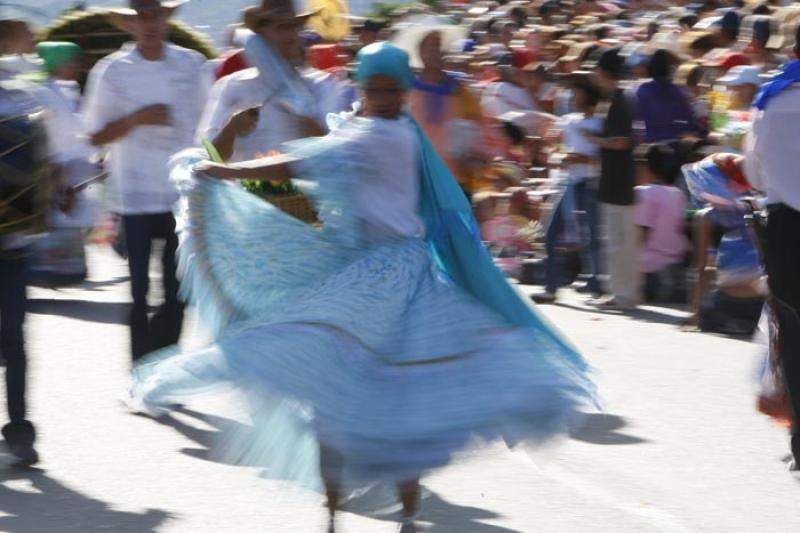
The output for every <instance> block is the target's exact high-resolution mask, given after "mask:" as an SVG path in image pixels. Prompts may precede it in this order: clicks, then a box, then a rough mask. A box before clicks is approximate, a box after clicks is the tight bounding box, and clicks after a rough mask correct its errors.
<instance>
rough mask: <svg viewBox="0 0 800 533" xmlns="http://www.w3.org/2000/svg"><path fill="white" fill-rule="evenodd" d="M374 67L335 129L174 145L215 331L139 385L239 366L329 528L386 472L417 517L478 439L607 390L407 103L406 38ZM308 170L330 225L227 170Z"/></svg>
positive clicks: (181, 381) (241, 381) (167, 396)
mask: <svg viewBox="0 0 800 533" xmlns="http://www.w3.org/2000/svg"><path fill="white" fill-rule="evenodd" d="M358 80H359V84H360V86H361V89H362V93H363V99H362V107H361V110H360V112H359V113H358V114H357V115H353V116H344V117H338V118H336V119H335V120H334V119H331V126H332V133H330V134H329V135H328V136H326V137H323V138H318V139H309V140H304V141H299V142H295V143H290V144H289V145H287V146H286V147H285V149H284V153H283V154H281V155H277V156H273V157H269V158H264V159H258V160H254V161H249V162H243V163H238V164H233V165H222V164H217V163H211V162H201V159H202V155H200V154H196V153H195V154H192V153H189V154H182V155H181V156H179V157H177V158H176V161H175V168H174V171H173V175H174V176H175V177H176V179H178V181H179V183H180V188H181V190H182V197H183V202H182V216H181V218H182V220H183V230H182V243H181V248H180V252H179V255H180V262H181V268H182V271H183V291H184V295H185V296H186V297H187V298H188V299H189V300H190V301H191V302H192V303H194V304H195V306H196V307H197V309H198V311H199V313H200V315H201V319H202V320H203V321H204V322H205V324H206V325H207V326H208V327H210V328H211V330H212V331H213V333H214V336H215V343H214V344H213V345H212V346H211V347H209V348H207V349H205V350H202V351H200V352H197V353H187V354H182V355H172V356H170V357H167V358H164V357H155V359H154V360H153V361H152V362H150V363H149V364H145V365H142V366H140V367H139V369H138V373H137V383H136V385H135V387H134V390H133V393H134V401H135V402H137V403H138V405H139V407H140V408H142V409H144V410H148V411H151V412H157V411H158V409H160V408H161V407H160V406H164V405H168V404H169V403H170V402H174V401H176V400H178V399H179V398H180V395H182V394H186V393H190V392H193V391H196V390H200V389H203V388H204V387H207V386H208V385H213V384H215V383H222V382H226V383H232V384H234V385H235V386H236V387H237V388H238V389H240V390H242V391H244V393H245V394H246V395H247V397H248V400H249V402H248V403H249V405H250V406H251V407H252V413H251V416H252V418H253V421H254V427H255V428H256V433H257V435H256V437H252V438H251V442H249V443H248V444H247V447H248V450H247V451H245V450H238V453H239V454H240V455H241V454H246V453H251V452H252V450H253V449H258V450H259V451H258V454H259V456H260V458H261V459H262V460H263V461H264V462H265V463H266V464H265V466H266V467H267V468H268V471H269V473H270V474H271V475H275V476H282V477H292V478H295V479H298V478H301V477H303V476H304V475H307V474H308V473H309V472H316V473H317V475H320V474H321V477H322V480H323V482H324V485H325V490H326V494H327V498H328V507H329V509H330V515H331V530H333V518H334V514H335V513H336V510H337V505H338V502H339V497H340V493H341V492H342V490H343V489H344V488H345V487H347V488H350V487H352V486H353V484H354V483H356V484H357V483H369V482H373V481H376V480H379V481H388V482H391V483H395V484H397V486H398V487H399V490H400V497H401V498H400V499H401V501H402V503H403V517H404V521H405V522H407V523H406V524H405V525H404V529H403V531H413V525H412V521H413V518H414V515H415V514H416V512H417V507H418V503H417V502H418V492H419V488H418V487H419V485H418V479H419V478H420V476H421V475H422V474H424V473H425V472H427V471H429V470H431V469H434V468H437V467H441V466H444V465H446V464H447V463H448V462H449V461H450V460H451V458H452V456H453V454H454V453H455V452H457V451H459V450H463V449H465V448H467V447H469V446H470V445H474V444H476V443H482V442H483V443H485V442H489V441H492V440H497V439H505V441H506V442H507V443H509V444H511V445H513V444H516V443H520V442H526V443H527V442H539V441H543V440H547V439H548V438H551V437H554V436H557V435H560V434H563V433H564V432H565V431H566V430H567V429H568V427H569V425H570V424H571V423H573V422H574V421H575V419H576V418H577V416H578V413H579V410H580V409H581V408H582V407H584V406H586V405H587V404H594V403H595V395H594V388H593V385H592V383H591V381H590V380H589V378H588V368H587V365H586V363H585V362H584V360H583V359H582V358H581V356H580V355H579V354H578V353H577V352H576V351H575V350H574V349H573V348H572V347H570V346H569V345H568V344H567V343H566V342H565V341H564V340H562V339H561V337H560V336H559V335H558V334H557V333H556V332H555V331H554V330H553V329H552V327H551V326H549V325H548V324H547V323H545V322H544V320H543V319H542V318H541V317H539V316H538V315H537V314H536V312H535V311H534V310H533V309H532V308H530V307H529V305H528V304H527V303H526V302H524V301H523V300H522V299H521V298H520V297H519V296H518V295H517V293H516V291H515V290H514V289H513V288H512V287H511V286H510V285H509V284H508V282H507V281H506V280H505V278H504V277H503V275H502V274H501V273H500V272H499V271H498V270H497V269H496V268H495V267H494V265H493V263H492V259H491V258H490V257H489V255H488V254H487V253H486V252H485V251H484V249H483V248H482V245H481V242H480V238H479V236H478V233H477V227H476V224H475V221H474V219H473V217H472V214H471V212H470V206H469V204H468V203H467V201H466V199H465V197H464V195H463V193H462V192H461V189H460V188H459V186H458V184H457V183H456V181H455V179H454V178H453V176H452V175H451V174H450V172H449V171H448V170H447V167H446V166H445V165H444V163H443V162H442V160H441V159H440V158H439V157H438V156H437V154H436V153H435V151H434V149H433V148H432V146H431V144H430V142H429V141H428V140H427V138H426V137H425V135H424V133H422V131H421V130H420V128H419V126H418V125H417V124H416V123H415V122H414V121H413V119H411V118H410V117H409V116H407V115H406V114H405V113H403V111H402V109H403V102H404V97H405V93H406V91H407V89H408V87H409V85H410V83H411V81H412V75H411V71H410V69H409V67H408V57H407V55H406V53H405V52H403V51H402V50H400V49H399V48H396V47H394V46H392V45H390V44H388V43H376V44H373V45H370V46H368V47H366V48H364V49H363V50H362V52H361V53H360V55H359V67H358ZM212 178H216V179H212ZM296 178H302V179H303V180H305V181H296V182H295V183H298V185H299V186H300V187H302V188H303V189H304V190H305V192H306V194H308V195H309V196H310V197H311V198H312V199H313V200H314V202H315V205H316V207H317V209H318V211H319V214H320V218H321V220H322V222H323V224H322V228H316V227H313V226H310V225H306V224H303V223H302V222H300V221H298V220H296V219H294V218H292V217H289V216H287V215H285V214H283V213H282V212H281V211H279V210H277V209H275V208H274V207H273V206H271V205H270V204H268V203H266V202H264V201H262V200H260V199H258V198H256V197H254V196H252V195H250V194H249V193H247V192H245V191H244V190H242V189H241V188H240V187H238V185H236V184H235V183H232V182H231V181H229V180H236V179H256V180H272V181H275V180H287V179H296ZM253 441H260V442H257V443H255V442H253ZM239 446H242V447H244V444H241V443H240V444H239ZM312 466H313V467H314V468H311V467H312Z"/></svg>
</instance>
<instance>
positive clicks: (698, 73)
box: [686, 65, 703, 87]
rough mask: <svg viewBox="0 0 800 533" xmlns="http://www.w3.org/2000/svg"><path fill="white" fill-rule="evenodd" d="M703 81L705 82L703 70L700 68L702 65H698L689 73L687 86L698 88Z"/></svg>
mask: <svg viewBox="0 0 800 533" xmlns="http://www.w3.org/2000/svg"><path fill="white" fill-rule="evenodd" d="M702 80H703V69H702V68H701V67H700V65H697V66H696V67H694V68H693V69H692V70H691V71H690V72H689V75H688V76H686V86H687V87H696V86H697V85H700V82H701V81H702Z"/></svg>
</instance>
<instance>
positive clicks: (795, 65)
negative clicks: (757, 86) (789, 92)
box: [753, 60, 800, 111]
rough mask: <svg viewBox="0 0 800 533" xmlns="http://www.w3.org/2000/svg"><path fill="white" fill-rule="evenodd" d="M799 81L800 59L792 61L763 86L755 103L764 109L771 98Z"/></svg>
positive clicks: (757, 106)
mask: <svg viewBox="0 0 800 533" xmlns="http://www.w3.org/2000/svg"><path fill="white" fill-rule="evenodd" d="M798 82H800V60H794V61H790V62H788V63H786V64H785V65H784V66H783V67H782V68H781V70H780V71H779V72H778V73H777V74H776V75H775V76H774V77H773V78H772V79H771V80H770V81H768V82H767V83H765V84H764V85H762V86H761V90H760V91H758V94H757V95H756V99H755V102H754V103H753V105H754V106H755V107H756V109H760V110H762V111H763V110H764V109H765V108H766V107H767V102H769V99H770V98H772V97H773V96H778V95H779V94H780V93H782V92H783V91H785V90H786V89H788V88H789V87H791V86H792V85H794V84H795V83H798Z"/></svg>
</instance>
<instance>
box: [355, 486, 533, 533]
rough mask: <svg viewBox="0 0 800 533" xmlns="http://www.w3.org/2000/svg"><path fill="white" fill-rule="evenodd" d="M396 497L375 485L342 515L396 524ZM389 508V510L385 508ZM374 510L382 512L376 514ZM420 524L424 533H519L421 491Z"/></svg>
mask: <svg viewBox="0 0 800 533" xmlns="http://www.w3.org/2000/svg"><path fill="white" fill-rule="evenodd" d="M396 494H397V493H396V492H395V489H394V487H393V486H390V485H388V484H386V483H377V484H375V485H373V486H372V487H370V488H369V490H367V491H366V492H364V493H363V494H361V495H360V496H359V497H358V498H356V499H353V500H349V501H347V502H346V503H344V504H343V505H342V511H344V512H348V513H353V514H357V515H361V516H367V517H369V518H373V519H375V520H382V521H386V522H395V521H398V520H399V518H400V511H399V504H397V503H396V502H397V495H396ZM387 506H388V508H387ZM376 509H385V510H384V511H376ZM420 509H421V513H420V519H419V524H420V526H421V528H420V529H419V530H420V531H424V532H425V533H465V532H469V533H521V532H519V531H517V530H514V529H509V528H506V527H501V526H495V525H492V524H486V523H483V522H482V520H491V519H494V518H500V515H498V514H497V513H494V512H492V511H488V510H486V509H481V508H479V507H470V506H466V505H457V504H454V503H450V502H448V501H447V500H445V499H443V498H442V497H441V496H439V495H438V494H436V493H435V492H432V491H430V490H429V489H427V488H425V487H423V488H422V505H421V508H420Z"/></svg>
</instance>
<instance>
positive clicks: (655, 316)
mask: <svg viewBox="0 0 800 533" xmlns="http://www.w3.org/2000/svg"><path fill="white" fill-rule="evenodd" d="M550 305H555V306H558V307H564V308H566V309H572V310H574V311H580V312H581V313H589V314H591V315H597V316H603V315H613V316H629V317H631V318H634V319H636V320H641V321H643V322H654V323H658V324H670V325H673V326H681V325H682V324H683V323H684V322H685V320H686V317H683V316H675V315H674V314H670V313H661V312H659V311H656V310H654V308H653V307H650V308H649V309H643V308H641V307H639V308H636V309H631V310H629V311H622V310H615V309H601V308H599V307H585V306H581V305H573V304H569V303H566V302H561V301H556V302H553V303H552V304H550Z"/></svg>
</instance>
